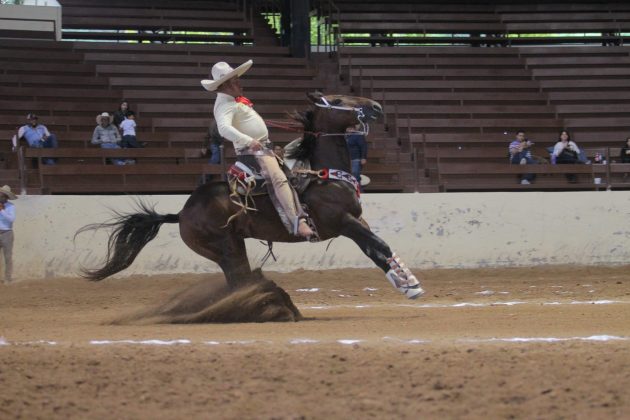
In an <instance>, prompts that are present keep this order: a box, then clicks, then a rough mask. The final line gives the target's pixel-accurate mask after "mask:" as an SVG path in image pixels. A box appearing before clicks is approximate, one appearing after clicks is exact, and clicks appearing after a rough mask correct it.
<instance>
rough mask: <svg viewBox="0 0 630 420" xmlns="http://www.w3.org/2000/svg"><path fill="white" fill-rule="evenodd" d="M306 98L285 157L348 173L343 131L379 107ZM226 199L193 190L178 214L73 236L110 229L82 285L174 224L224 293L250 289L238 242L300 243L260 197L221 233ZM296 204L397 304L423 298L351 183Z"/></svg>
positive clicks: (123, 264)
mask: <svg viewBox="0 0 630 420" xmlns="http://www.w3.org/2000/svg"><path fill="white" fill-rule="evenodd" d="M308 96H309V99H310V100H311V101H312V102H313V105H312V106H311V107H310V108H309V109H308V110H307V111H306V112H303V113H300V114H296V115H295V119H296V120H298V121H300V122H301V123H302V124H303V125H304V136H303V141H302V143H301V144H300V146H299V148H298V149H297V150H296V151H295V153H294V155H295V156H293V157H296V158H300V159H308V160H310V163H311V167H312V169H313V170H321V169H327V168H330V169H339V170H342V171H345V172H348V173H350V156H349V152H348V148H347V145H346V140H345V136H344V133H345V130H346V128H347V127H349V126H354V125H356V124H357V122H358V121H361V122H364V123H366V124H367V123H368V122H369V121H374V120H376V119H377V118H378V117H380V116H381V115H382V108H381V106H380V105H379V104H378V103H377V102H375V101H372V100H371V99H367V98H360V97H349V96H341V95H329V96H323V95H322V94H319V93H313V94H309V95H308ZM289 157H291V156H289ZM229 195H230V191H229V187H228V184H227V183H225V182H219V183H209V184H205V185H202V186H200V187H199V188H197V189H196V190H195V191H194V192H193V193H192V195H191V196H190V198H189V199H188V201H187V202H186V204H185V205H184V208H183V209H182V210H181V211H180V212H179V213H178V214H164V215H162V214H158V213H156V212H155V211H154V210H152V209H150V208H147V207H146V206H143V207H142V208H141V209H140V211H139V212H138V213H135V214H127V215H119V217H118V218H117V219H116V220H115V221H114V222H111V223H106V224H97V225H90V226H87V227H85V228H83V229H82V230H81V231H83V230H88V229H95V228H99V227H110V228H113V232H112V234H111V236H110V238H109V244H108V253H107V259H106V261H105V264H104V265H103V266H102V267H101V268H98V269H94V270H86V271H85V275H86V277H87V278H89V279H90V280H102V279H104V278H106V277H108V276H111V275H112V274H115V273H118V272H119V271H122V270H124V269H125V268H127V267H129V266H130V265H131V264H132V263H133V261H134V259H135V258H136V256H137V255H138V253H139V252H140V251H141V250H142V248H143V247H144V246H145V245H146V244H147V243H148V242H149V241H151V240H152V239H153V238H155V236H156V235H157V233H158V231H159V229H160V226H161V225H162V224H163V223H179V230H180V234H181V237H182V240H183V241H184V242H185V243H186V245H188V246H189V247H190V248H191V249H192V250H193V251H195V252H196V253H198V254H200V255H202V256H204V257H206V258H208V259H210V260H212V261H214V262H216V263H217V264H218V265H219V266H220V267H221V269H222V270H223V272H224V273H225V277H226V281H227V284H228V286H229V287H230V288H231V289H237V288H239V287H241V286H243V285H244V284H246V283H248V282H251V281H252V279H253V278H256V276H253V275H252V270H251V267H250V264H249V261H248V258H247V253H246V250H245V238H256V239H261V240H265V241H269V242H299V241H302V239H301V238H297V237H295V236H292V235H290V234H289V233H287V230H286V229H285V227H284V226H283V224H282V222H281V220H280V218H279V216H278V215H277V213H276V210H275V208H274V206H273V204H272V202H271V200H270V199H269V197H268V196H257V197H256V207H257V211H248V212H246V213H241V214H239V215H238V216H236V217H235V218H234V219H233V220H232V221H231V222H230V223H229V224H227V226H226V222H227V220H228V219H229V218H230V217H231V216H232V215H234V214H236V213H237V212H238V210H239V207H238V206H237V205H236V204H234V203H233V202H232V201H231V200H230V198H229ZM301 200H302V202H303V203H305V204H306V205H307V206H308V212H309V214H310V216H311V217H312V219H313V221H314V223H315V226H316V227H317V231H318V234H319V237H320V239H322V240H326V239H330V238H334V237H337V236H340V235H341V236H346V237H348V238H350V239H352V240H353V241H354V242H356V244H357V245H358V246H359V247H360V248H361V250H362V251H363V252H364V253H365V255H367V256H368V257H369V258H370V259H372V261H374V263H375V264H376V265H377V266H378V267H380V268H381V269H382V270H383V271H384V272H385V273H386V277H387V279H388V280H389V281H390V282H391V283H392V285H393V286H394V287H396V288H397V289H398V290H400V291H401V292H402V293H403V294H405V296H407V297H409V298H416V297H418V296H420V295H421V294H422V293H423V290H422V289H421V288H420V285H419V283H418V281H417V279H416V278H415V277H414V276H413V274H411V272H410V271H409V269H407V268H406V267H405V266H404V264H403V263H402V262H401V261H400V259H399V257H397V256H396V255H395V254H394V253H393V252H392V250H391V249H390V248H389V246H388V245H387V244H386V243H385V242H383V240H381V239H380V238H379V237H378V236H376V235H375V234H374V233H372V232H371V231H370V229H369V227H368V225H367V223H365V222H364V221H363V219H362V218H361V204H360V201H359V199H358V197H357V194H356V191H355V188H354V187H353V186H352V184H351V183H348V182H344V181H339V180H335V181H333V180H321V179H317V180H314V181H313V182H311V183H310V184H309V186H308V188H307V189H306V190H305V192H304V193H303V194H302V196H301ZM81 231H80V232H81Z"/></svg>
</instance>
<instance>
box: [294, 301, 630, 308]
mask: <svg viewBox="0 0 630 420" xmlns="http://www.w3.org/2000/svg"><path fill="white" fill-rule="evenodd" d="M622 303H630V302H627V301H621V300H573V301H568V302H558V301H553V302H536V301H531V302H524V301H506V302H500V301H499V302H488V303H480V302H460V303H449V304H440V303H417V304H414V303H393V304H387V303H383V304H359V305H317V306H302V307H300V309H337V308H357V309H361V308H383V307H403V308H420V309H433V308H485V307H490V306H516V305H554V306H555V305H612V304H622Z"/></svg>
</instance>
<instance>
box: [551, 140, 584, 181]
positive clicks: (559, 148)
mask: <svg viewBox="0 0 630 420" xmlns="http://www.w3.org/2000/svg"><path fill="white" fill-rule="evenodd" d="M583 155H584V154H583V153H582V151H581V150H580V148H579V147H578V145H577V144H575V142H574V141H572V140H571V134H569V132H568V131H567V130H562V131H561V132H560V135H559V136H558V142H557V143H556V145H555V146H554V147H553V152H552V154H551V163H553V164H569V165H570V164H577V163H586V162H584V158H583V157H582V156H583ZM567 179H568V180H569V182H571V183H575V182H577V177H576V176H575V175H574V174H567Z"/></svg>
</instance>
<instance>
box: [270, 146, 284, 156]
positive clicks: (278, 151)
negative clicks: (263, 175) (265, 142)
mask: <svg viewBox="0 0 630 420" xmlns="http://www.w3.org/2000/svg"><path fill="white" fill-rule="evenodd" d="M273 153H274V154H275V155H276V156H278V157H279V158H280V159H282V160H284V148H283V147H282V146H280V145H277V144H276V145H275V146H273Z"/></svg>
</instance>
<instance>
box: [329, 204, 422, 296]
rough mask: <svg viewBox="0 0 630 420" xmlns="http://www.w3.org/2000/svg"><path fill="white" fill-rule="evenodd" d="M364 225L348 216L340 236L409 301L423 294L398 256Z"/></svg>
mask: <svg viewBox="0 0 630 420" xmlns="http://www.w3.org/2000/svg"><path fill="white" fill-rule="evenodd" d="M366 226H367V224H366V223H362V222H361V221H359V220H357V219H355V218H354V217H352V216H350V215H348V216H347V217H346V220H345V223H344V227H343V229H342V230H341V234H342V235H343V236H345V237H348V238H350V239H352V240H353V241H354V242H355V243H356V244H357V245H359V248H361V250H362V251H363V253H364V254H365V255H367V256H368V257H370V259H371V260H372V261H374V263H375V264H376V265H377V266H378V267H379V268H380V269H381V270H383V271H384V272H385V276H386V277H387V280H389V282H390V283H391V284H392V285H393V286H394V287H395V288H396V289H398V290H399V291H400V292H401V293H403V294H404V295H405V296H407V297H408V298H409V299H415V298H417V297H419V296H422V294H424V290H422V288H421V287H420V282H418V279H417V278H416V276H414V275H413V274H412V273H411V270H409V269H408V268H407V267H406V266H405V264H404V263H403V262H402V260H401V259H400V257H399V256H397V255H396V254H395V253H394V252H392V250H391V249H390V248H389V245H387V244H386V243H385V242H384V241H383V240H382V239H381V238H379V237H378V236H376V235H375V234H374V233H372V231H370V230H369V229H368V228H367V227H366Z"/></svg>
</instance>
